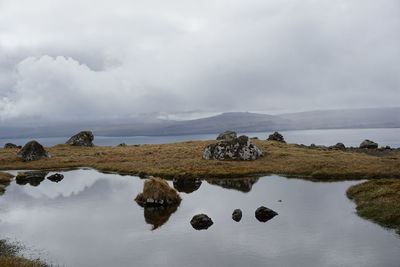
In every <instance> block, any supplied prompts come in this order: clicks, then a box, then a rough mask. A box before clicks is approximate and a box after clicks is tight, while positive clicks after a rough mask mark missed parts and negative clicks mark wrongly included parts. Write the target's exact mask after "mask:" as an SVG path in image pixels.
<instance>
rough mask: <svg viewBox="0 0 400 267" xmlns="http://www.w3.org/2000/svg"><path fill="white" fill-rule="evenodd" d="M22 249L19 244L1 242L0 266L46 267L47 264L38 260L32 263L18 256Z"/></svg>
mask: <svg viewBox="0 0 400 267" xmlns="http://www.w3.org/2000/svg"><path fill="white" fill-rule="evenodd" d="M21 249H22V247H21V246H20V245H19V244H13V243H9V242H8V241H7V240H4V239H2V240H0V266H1V267H45V266H47V265H46V264H45V263H43V262H41V261H39V260H37V261H32V260H28V259H24V258H22V257H20V256H18V253H19V252H20V250H21Z"/></svg>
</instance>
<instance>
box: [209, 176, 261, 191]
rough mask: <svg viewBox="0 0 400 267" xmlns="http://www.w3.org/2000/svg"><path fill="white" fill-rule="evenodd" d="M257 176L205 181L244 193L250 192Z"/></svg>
mask: <svg viewBox="0 0 400 267" xmlns="http://www.w3.org/2000/svg"><path fill="white" fill-rule="evenodd" d="M257 181H258V178H250V179H248V178H237V179H215V180H207V183H209V184H213V185H218V186H221V187H223V188H227V189H234V190H238V191H241V192H244V193H247V192H250V191H251V189H252V187H253V185H254V184H255V183H256V182H257Z"/></svg>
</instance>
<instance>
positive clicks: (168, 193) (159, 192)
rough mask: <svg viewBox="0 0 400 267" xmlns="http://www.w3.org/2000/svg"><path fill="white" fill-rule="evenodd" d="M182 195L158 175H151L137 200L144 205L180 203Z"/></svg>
mask: <svg viewBox="0 0 400 267" xmlns="http://www.w3.org/2000/svg"><path fill="white" fill-rule="evenodd" d="M181 200H182V199H181V197H180V196H179V194H178V192H176V190H175V189H174V188H172V187H170V186H169V184H168V183H167V182H166V181H165V180H163V179H161V178H156V177H149V179H148V180H146V181H145V182H144V185H143V192H142V193H140V194H138V195H137V196H136V198H135V201H136V202H137V203H138V204H139V205H140V206H142V207H146V206H147V207H149V206H167V205H179V203H181Z"/></svg>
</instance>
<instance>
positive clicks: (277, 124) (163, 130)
mask: <svg viewBox="0 0 400 267" xmlns="http://www.w3.org/2000/svg"><path fill="white" fill-rule="evenodd" d="M397 127H399V128H400V107H395V108H369V109H346V110H319V111H309V112H299V113H288V114H280V115H267V114H258V113H250V112H229V113H222V114H220V115H216V116H212V117H207V118H201V119H195V120H185V121H173V120H161V119H150V120H148V119H145V120H133V121H127V120H125V121H123V122H122V121H118V120H114V121H111V122H110V121H97V122H88V123H83V122H76V123H73V122H70V123H63V124H51V125H47V126H40V127H18V126H13V127H4V126H2V127H1V130H0V138H12V137H13V138H16V137H50V136H70V135H72V134H74V133H76V132H77V131H80V130H92V131H93V132H94V134H95V135H100V136H139V135H149V136H157V135H160V136H162V135H189V134H216V133H220V132H222V131H225V130H234V131H237V132H262V131H282V130H307V129H343V128H397Z"/></svg>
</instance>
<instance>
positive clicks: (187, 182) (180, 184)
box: [173, 178, 202, 194]
mask: <svg viewBox="0 0 400 267" xmlns="http://www.w3.org/2000/svg"><path fill="white" fill-rule="evenodd" d="M201 183H202V182H201V180H199V179H194V178H178V179H176V180H174V182H173V185H174V188H175V189H176V190H178V191H179V192H184V193H187V194H189V193H192V192H194V191H196V190H197V189H199V188H200V186H201Z"/></svg>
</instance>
